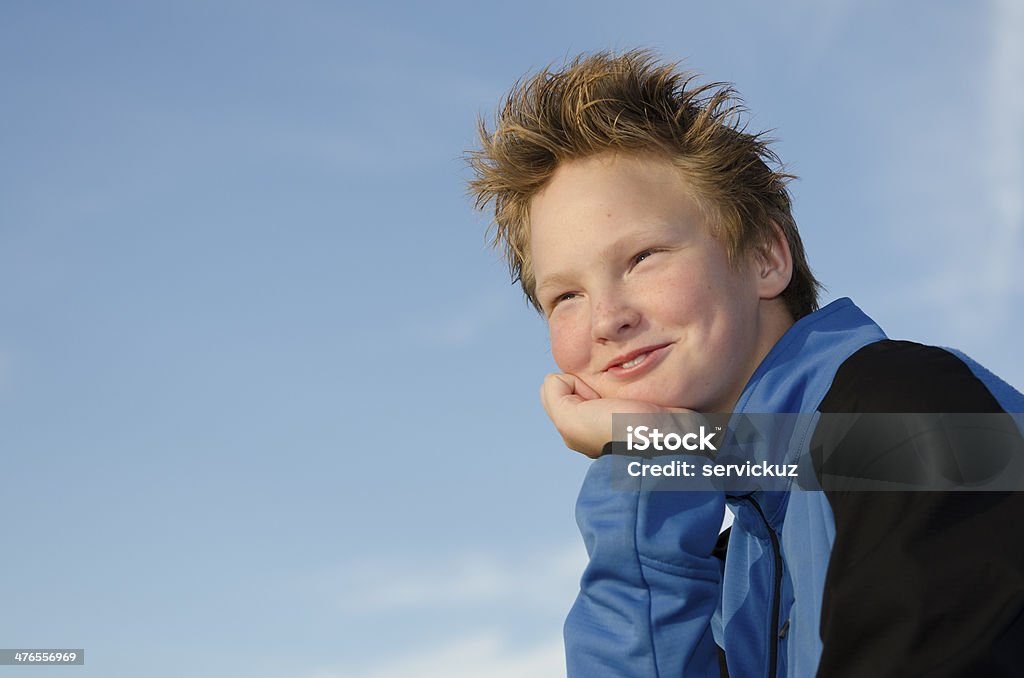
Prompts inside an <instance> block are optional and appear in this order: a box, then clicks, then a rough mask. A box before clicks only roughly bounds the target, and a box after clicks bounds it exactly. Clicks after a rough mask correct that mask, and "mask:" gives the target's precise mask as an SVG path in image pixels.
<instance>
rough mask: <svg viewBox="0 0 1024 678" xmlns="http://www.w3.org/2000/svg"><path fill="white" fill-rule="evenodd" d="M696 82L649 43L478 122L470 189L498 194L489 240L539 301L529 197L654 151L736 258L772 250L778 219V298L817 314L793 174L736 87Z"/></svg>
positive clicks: (511, 101) (538, 82)
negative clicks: (622, 156) (781, 248)
mask: <svg viewBox="0 0 1024 678" xmlns="http://www.w3.org/2000/svg"><path fill="white" fill-rule="evenodd" d="M695 79H696V75H695V74H693V73H690V72H686V71H680V70H678V68H677V64H675V63H661V62H660V61H659V60H658V59H657V58H656V56H655V55H654V54H653V53H651V52H649V51H647V50H631V51H628V52H624V53H622V54H616V53H612V52H597V53H595V54H590V55H581V56H578V57H576V58H575V59H574V60H572V61H571V62H569V63H568V64H566V65H565V66H564V67H563V68H561V69H560V70H552V69H551V68H550V67H549V68H545V69H544V70H542V71H540V72H539V73H537V74H535V75H533V76H531V77H525V78H523V79H521V80H520V81H518V82H517V83H516V84H515V85H514V86H513V88H512V90H511V92H509V94H508V98H507V100H506V101H505V104H504V106H503V107H502V108H501V110H500V111H499V112H498V114H497V115H496V118H495V122H494V131H493V132H489V131H488V130H487V125H486V124H485V123H484V121H483V119H482V118H481V119H480V120H479V125H478V126H479V136H480V148H479V149H478V150H474V151H470V152H469V154H468V162H469V165H470V167H471V168H472V170H473V172H474V173H475V176H474V178H472V179H471V180H470V182H469V189H470V192H471V194H472V196H473V197H474V198H475V201H476V207H477V209H486V208H487V206H488V205H489V204H490V203H491V202H492V201H493V203H494V222H493V241H492V244H493V245H494V246H495V247H500V248H501V249H502V251H503V252H504V255H505V259H506V262H507V263H508V266H509V271H510V272H511V274H512V276H513V279H514V280H518V281H519V283H520V285H521V286H522V289H523V292H524V293H525V294H526V297H527V298H528V299H529V300H530V303H532V304H533V306H534V307H535V308H537V309H538V310H539V309H540V304H539V302H538V300H537V297H536V293H535V288H536V279H535V277H534V274H533V267H532V265H531V261H530V254H529V252H530V247H529V242H530V241H529V238H530V201H531V200H532V199H533V197H534V196H535V195H537V193H538V192H539V191H540V190H541V189H542V188H543V187H544V186H545V185H546V184H547V182H548V181H549V180H550V179H551V176H552V175H553V174H554V172H555V170H556V168H557V167H558V166H559V164H560V163H563V162H565V161H568V160H573V159H580V158H586V157H589V156H593V155H597V154H600V153H606V152H622V153H634V154H638V153H639V154H643V153H647V154H656V155H658V156H660V157H664V158H666V159H667V160H669V161H670V162H671V163H672V164H673V165H675V167H677V168H678V169H679V170H680V171H681V172H682V175H683V177H684V178H685V179H686V181H687V182H688V183H689V185H690V186H691V188H692V189H693V191H694V193H695V194H696V195H695V196H694V197H695V198H696V199H697V202H698V204H699V205H700V206H701V208H702V209H703V210H704V212H705V215H706V216H707V217H708V219H709V223H711V224H712V228H713V229H714V232H715V235H716V236H717V237H718V238H719V239H720V241H721V242H722V243H723V245H724V246H725V249H726V252H727V253H728V256H729V260H730V261H731V262H732V263H733V264H734V265H736V264H737V262H738V261H739V260H740V257H741V256H742V255H744V254H746V253H748V252H751V251H757V250H759V249H760V248H763V247H765V246H766V245H767V243H769V242H770V241H771V239H772V235H773V226H772V225H773V224H777V225H778V226H779V228H781V230H782V232H783V234H784V235H785V237H786V241H787V242H788V243H789V249H790V252H791V253H792V256H793V277H792V280H791V281H790V283H789V286H788V287H787V288H786V290H785V291H784V292H783V293H782V299H783V301H784V302H785V304H786V307H787V308H788V309H789V311H790V313H791V314H792V315H793V318H794V319H799V318H801V317H803V316H805V315H807V314H808V313H811V312H812V311H814V310H815V309H817V307H818V289H819V287H820V285H819V283H818V281H817V280H816V279H815V278H814V275H813V273H812V272H811V270H810V267H809V266H808V264H807V259H806V255H805V254H804V248H803V244H802V243H801V241H800V234H799V232H798V231H797V228H796V222H795V221H794V219H793V215H792V201H791V199H790V196H789V191H788V190H787V189H786V184H787V183H788V182H789V181H790V180H791V179H793V178H795V177H794V176H793V175H791V174H788V173H786V172H785V171H783V169H782V168H781V162H780V161H779V158H778V156H777V155H776V154H775V152H774V151H772V149H771V148H769V144H770V143H771V140H770V139H766V138H765V137H764V135H763V134H762V133H758V134H751V133H748V132H747V131H746V125H745V123H744V122H743V120H742V114H743V112H744V109H743V105H742V102H741V101H740V99H739V97H738V95H737V94H736V92H735V90H733V89H732V87H731V86H729V85H727V84H723V83H712V84H707V85H695V84H694V80H695Z"/></svg>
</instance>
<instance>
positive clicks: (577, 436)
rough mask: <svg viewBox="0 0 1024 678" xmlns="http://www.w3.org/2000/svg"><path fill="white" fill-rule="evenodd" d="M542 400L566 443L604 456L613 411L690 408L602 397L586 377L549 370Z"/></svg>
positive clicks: (592, 454) (627, 411)
mask: <svg viewBox="0 0 1024 678" xmlns="http://www.w3.org/2000/svg"><path fill="white" fill-rule="evenodd" d="M540 401H541V403H543V405H544V411H545V412H547V413H548V417H550V418H551V421H552V423H554V425H555V428H556V429H558V433H559V434H560V435H561V436H562V440H563V441H564V442H565V446H566V447H568V448H569V449H570V450H576V451H577V452H581V453H583V454H585V455H586V456H588V457H591V458H594V459H596V458H597V457H599V456H601V450H602V449H604V445H605V443H608V442H610V441H611V440H612V414H656V413H660V412H689V411H690V410H685V409H682V408H678V407H662V406H661V405H655V404H653V403H648V402H644V401H641V400H625V399H623V398H602V397H601V396H600V394H598V393H597V391H595V390H594V389H592V388H590V386H588V385H587V383H586V382H585V381H583V380H582V379H580V378H579V377H577V376H575V375H573V374H549V375H548V376H546V377H544V383H543V384H542V385H541V387H540Z"/></svg>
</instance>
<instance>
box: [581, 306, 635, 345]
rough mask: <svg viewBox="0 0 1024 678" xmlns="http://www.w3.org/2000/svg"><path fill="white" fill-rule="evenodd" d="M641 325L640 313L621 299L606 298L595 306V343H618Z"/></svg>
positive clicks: (592, 328)
mask: <svg viewBox="0 0 1024 678" xmlns="http://www.w3.org/2000/svg"><path fill="white" fill-rule="evenodd" d="M639 324H640V312H639V310H637V308H636V307H635V306H634V305H633V304H630V303H629V302H628V301H627V300H626V299H623V298H621V297H618V296H615V297H605V298H602V299H599V300H597V303H595V304H594V310H593V315H592V316H591V334H592V337H593V339H594V341H616V340H618V339H622V338H624V337H626V336H628V335H629V334H630V332H631V331H632V330H634V329H636V328H637V326H639Z"/></svg>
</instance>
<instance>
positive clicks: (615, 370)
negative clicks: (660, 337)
mask: <svg viewBox="0 0 1024 678" xmlns="http://www.w3.org/2000/svg"><path fill="white" fill-rule="evenodd" d="M670 343H671V342H670ZM670 343H668V344H661V345H658V346H647V347H645V348H642V349H640V350H639V351H638V352H636V353H630V354H627V355H625V356H622V357H620V358H616V360H617V362H613V363H611V364H609V365H608V367H606V368H605V372H609V373H611V374H618V375H622V376H625V375H626V374H633V373H639V372H642V371H644V370H645V369H646V368H647V367H650V365H651V364H654V363H657V362H658V358H659V357H660V356H661V355H662V354H663V352H664V349H666V348H668V346H669V345H670ZM623 358H624V359H623Z"/></svg>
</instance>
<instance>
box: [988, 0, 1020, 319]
mask: <svg viewBox="0 0 1024 678" xmlns="http://www.w3.org/2000/svg"><path fill="white" fill-rule="evenodd" d="M991 30H992V40H991V43H990V44H991V56H990V59H991V67H990V68H991V70H990V80H989V92H988V94H989V101H988V118H989V126H988V128H989V155H988V159H989V167H988V170H989V182H988V184H989V187H990V192H991V193H990V200H991V204H992V212H993V214H994V217H995V218H994V223H993V224H992V229H991V235H990V240H989V242H988V247H987V250H988V255H989V256H988V259H989V261H988V262H987V263H988V266H987V267H986V268H985V269H983V270H984V278H985V279H986V281H987V282H988V284H989V286H990V287H991V288H992V292H993V293H994V294H997V295H999V296H1000V297H1002V299H1000V300H1003V299H1005V297H1006V295H1007V294H1009V293H1011V292H1015V291H1018V290H1019V287H1018V283H1019V281H1020V277H1021V276H1020V274H1019V272H1018V266H1019V262H1020V257H1021V254H1022V253H1024V252H1022V246H1024V242H1022V239H1021V235H1022V233H1024V88H1022V87H1021V83H1024V42H1022V41H1021V36H1024V3H1021V2H1019V0H995V2H994V3H993V11H992V20H991Z"/></svg>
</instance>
